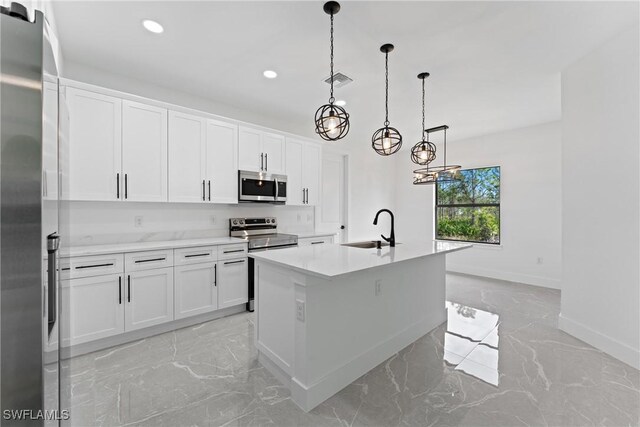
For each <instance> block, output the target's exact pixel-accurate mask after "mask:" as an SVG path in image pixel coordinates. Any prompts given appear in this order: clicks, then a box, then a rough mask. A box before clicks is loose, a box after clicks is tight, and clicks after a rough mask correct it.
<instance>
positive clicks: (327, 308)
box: [291, 254, 446, 411]
mask: <svg viewBox="0 0 640 427" xmlns="http://www.w3.org/2000/svg"><path fill="white" fill-rule="evenodd" d="M378 280H379V281H380V282H381V286H380V292H379V293H378V294H376V281H378ZM306 281H307V283H306V286H304V290H303V291H302V290H299V291H297V295H298V296H297V298H299V299H302V298H304V299H305V306H306V312H305V319H304V322H301V321H299V320H296V338H295V339H296V342H295V351H296V353H295V357H294V360H296V363H295V364H294V367H293V368H294V375H293V379H292V382H291V387H292V390H291V391H292V398H293V399H294V401H295V402H296V403H297V404H298V405H299V406H301V407H302V408H303V409H305V410H307V411H309V410H311V409H313V408H314V407H315V406H317V405H318V404H319V403H321V402H323V401H324V400H326V399H327V398H329V397H331V396H332V395H333V394H335V393H336V392H338V391H339V390H341V389H342V388H344V387H345V386H347V385H348V384H350V383H351V382H353V381H355V380H356V379H357V378H359V377H360V376H362V375H363V374H365V373H366V372H368V371H369V370H371V369H373V368H374V367H375V366H377V365H378V364H380V363H382V362H384V360H386V359H387V358H389V357H391V356H392V355H393V354H395V353H396V352H398V351H399V350H401V349H402V348H404V347H406V346H407V345H409V344H411V343H413V342H414V341H415V340H417V339H418V338H420V337H421V336H423V335H425V334H426V333H428V332H429V331H431V330H432V329H433V328H435V327H437V326H438V325H440V324H442V323H443V322H444V321H445V320H446V310H445V255H444V254H442V255H433V256H427V257H423V258H418V259H413V260H408V261H403V262H398V263H393V264H389V265H387V266H385V267H383V268H372V269H368V270H363V271H358V272H354V273H352V274H348V275H344V276H338V277H336V278H333V279H332V280H322V279H319V278H317V277H313V276H307V277H306ZM298 360H304V362H301V363H298Z"/></svg>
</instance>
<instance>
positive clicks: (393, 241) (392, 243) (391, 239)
mask: <svg viewBox="0 0 640 427" xmlns="http://www.w3.org/2000/svg"><path fill="white" fill-rule="evenodd" d="M381 212H387V213H388V214H389V215H390V216H391V236H389V237H384V236H383V235H382V234H381V235H380V237H382V238H383V239H384V240H386V241H387V242H389V246H391V247H392V248H393V247H395V246H396V232H395V231H394V222H393V212H391V211H390V210H389V209H380V210H379V211H378V213H376V217H375V218H374V219H373V225H378V215H380V213H381Z"/></svg>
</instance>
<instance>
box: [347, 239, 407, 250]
mask: <svg viewBox="0 0 640 427" xmlns="http://www.w3.org/2000/svg"><path fill="white" fill-rule="evenodd" d="M378 243H379V244H380V246H389V243H387V242H380V241H376V240H365V241H364V242H353V243H342V246H349V247H352V248H362V249H373V248H376V247H378ZM397 244H399V243H397Z"/></svg>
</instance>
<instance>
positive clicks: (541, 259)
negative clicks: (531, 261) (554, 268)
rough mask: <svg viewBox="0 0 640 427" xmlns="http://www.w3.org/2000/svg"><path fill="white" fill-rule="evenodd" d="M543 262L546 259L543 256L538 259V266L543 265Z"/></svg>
mask: <svg viewBox="0 0 640 427" xmlns="http://www.w3.org/2000/svg"><path fill="white" fill-rule="evenodd" d="M543 262H544V259H543V258H542V257H541V256H539V257H538V264H542V263H543Z"/></svg>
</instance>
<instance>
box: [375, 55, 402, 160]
mask: <svg viewBox="0 0 640 427" xmlns="http://www.w3.org/2000/svg"><path fill="white" fill-rule="evenodd" d="M380 51H381V52H382V53H384V68H385V77H384V78H385V85H384V88H385V93H384V114H385V115H384V127H382V128H380V129H378V130H377V131H375V132H374V134H373V136H372V137H371V146H372V147H373V149H374V150H375V151H376V153H378V154H380V155H381V156H390V155H391V154H394V153H396V152H397V151H398V150H400V147H402V135H400V132H399V131H398V129H396V128H393V127H391V126H389V52H391V51H393V45H392V44H384V45H382V46H381V47H380Z"/></svg>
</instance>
